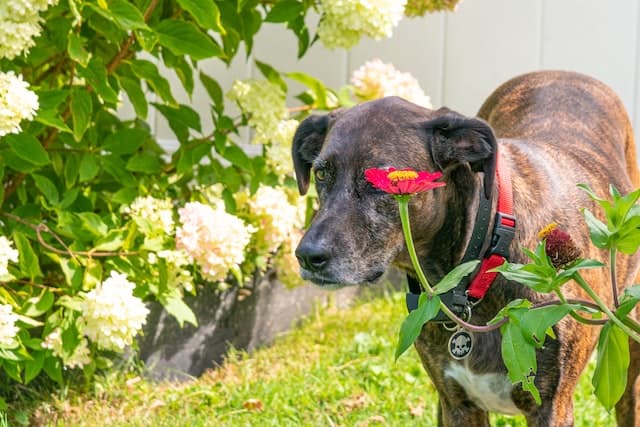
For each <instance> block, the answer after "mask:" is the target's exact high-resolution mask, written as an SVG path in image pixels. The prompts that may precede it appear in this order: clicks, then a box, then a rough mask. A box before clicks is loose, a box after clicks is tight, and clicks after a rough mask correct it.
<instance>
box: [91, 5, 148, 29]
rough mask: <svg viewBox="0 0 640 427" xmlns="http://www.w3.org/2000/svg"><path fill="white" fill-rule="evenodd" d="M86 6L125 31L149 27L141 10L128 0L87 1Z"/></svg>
mask: <svg viewBox="0 0 640 427" xmlns="http://www.w3.org/2000/svg"><path fill="white" fill-rule="evenodd" d="M87 6H89V7H91V8H92V9H93V10H95V11H96V12H98V13H99V14H100V15H102V16H103V17H105V18H107V19H108V20H110V21H111V22H114V23H115V24H116V25H117V26H118V27H120V28H121V29H123V30H125V31H130V30H135V29H148V28H149V27H147V24H146V23H145V22H144V17H143V16H142V12H140V11H139V10H138V9H137V8H136V7H135V6H134V5H133V4H131V3H130V2H128V1H125V0H109V2H108V3H107V2H102V4H101V3H100V2H98V5H93V4H91V3H87ZM101 6H102V7H101Z"/></svg>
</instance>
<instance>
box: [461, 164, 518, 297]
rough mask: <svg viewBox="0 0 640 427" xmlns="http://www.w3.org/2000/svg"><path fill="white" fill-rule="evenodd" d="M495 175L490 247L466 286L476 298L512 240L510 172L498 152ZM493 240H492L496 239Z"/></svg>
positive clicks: (482, 291)
mask: <svg viewBox="0 0 640 427" xmlns="http://www.w3.org/2000/svg"><path fill="white" fill-rule="evenodd" d="M496 176H497V178H498V207H497V213H496V219H495V223H494V225H493V233H492V243H491V247H490V248H489V249H488V250H487V253H486V254H485V255H484V259H483V260H482V263H481V264H480V269H479V270H478V273H476V275H475V277H474V278H473V280H472V281H471V283H470V284H469V287H468V288H467V295H468V296H470V297H471V298H474V299H476V300H480V299H482V298H483V297H484V296H485V294H486V293H487V291H488V290H489V287H490V286H491V284H492V283H493V281H494V280H495V278H496V275H497V274H498V273H495V272H489V271H488V270H491V269H493V268H496V267H498V266H500V265H502V264H503V263H504V262H505V261H506V258H508V257H509V245H510V244H511V241H512V240H513V236H514V234H515V228H516V218H515V217H514V216H513V190H512V188H511V172H510V170H509V168H508V167H504V166H503V165H502V161H501V157H500V155H499V154H498V155H497V159H496ZM496 239H497V241H496V242H494V240H496Z"/></svg>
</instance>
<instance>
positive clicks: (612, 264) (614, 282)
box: [609, 247, 620, 308]
mask: <svg viewBox="0 0 640 427" xmlns="http://www.w3.org/2000/svg"><path fill="white" fill-rule="evenodd" d="M616 252H617V251H616V248H613V247H612V248H611V249H609V271H610V272H611V295H613V306H614V307H615V308H618V307H619V306H620V301H619V300H618V279H617V277H616Z"/></svg>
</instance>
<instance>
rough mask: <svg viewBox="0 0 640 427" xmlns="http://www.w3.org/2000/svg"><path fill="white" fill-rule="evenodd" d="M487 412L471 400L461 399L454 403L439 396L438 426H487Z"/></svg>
mask: <svg viewBox="0 0 640 427" xmlns="http://www.w3.org/2000/svg"><path fill="white" fill-rule="evenodd" d="M489 425H490V424H489V413H488V412H485V411H483V410H482V409H480V408H478V407H477V406H476V405H474V404H473V403H472V402H471V401H469V400H465V401H461V402H459V403H458V404H456V405H452V404H450V403H448V402H447V400H446V399H443V398H441V399H440V404H439V405H438V427H489Z"/></svg>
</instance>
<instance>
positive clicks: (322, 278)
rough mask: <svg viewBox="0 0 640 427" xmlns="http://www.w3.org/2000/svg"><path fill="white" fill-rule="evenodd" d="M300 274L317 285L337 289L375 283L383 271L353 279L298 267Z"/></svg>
mask: <svg viewBox="0 0 640 427" xmlns="http://www.w3.org/2000/svg"><path fill="white" fill-rule="evenodd" d="M300 275H301V276H302V278H303V279H304V280H308V281H310V282H312V283H314V284H316V285H318V286H321V287H323V288H326V289H339V288H342V287H345V286H356V285H366V284H372V283H376V282H377V281H378V280H380V278H381V277H382V276H383V275H384V271H374V272H372V273H371V274H369V275H367V276H365V277H364V278H363V279H362V280H354V279H355V278H338V277H332V276H331V275H327V274H326V273H325V274H323V273H321V272H313V271H309V270H306V269H304V268H300Z"/></svg>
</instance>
